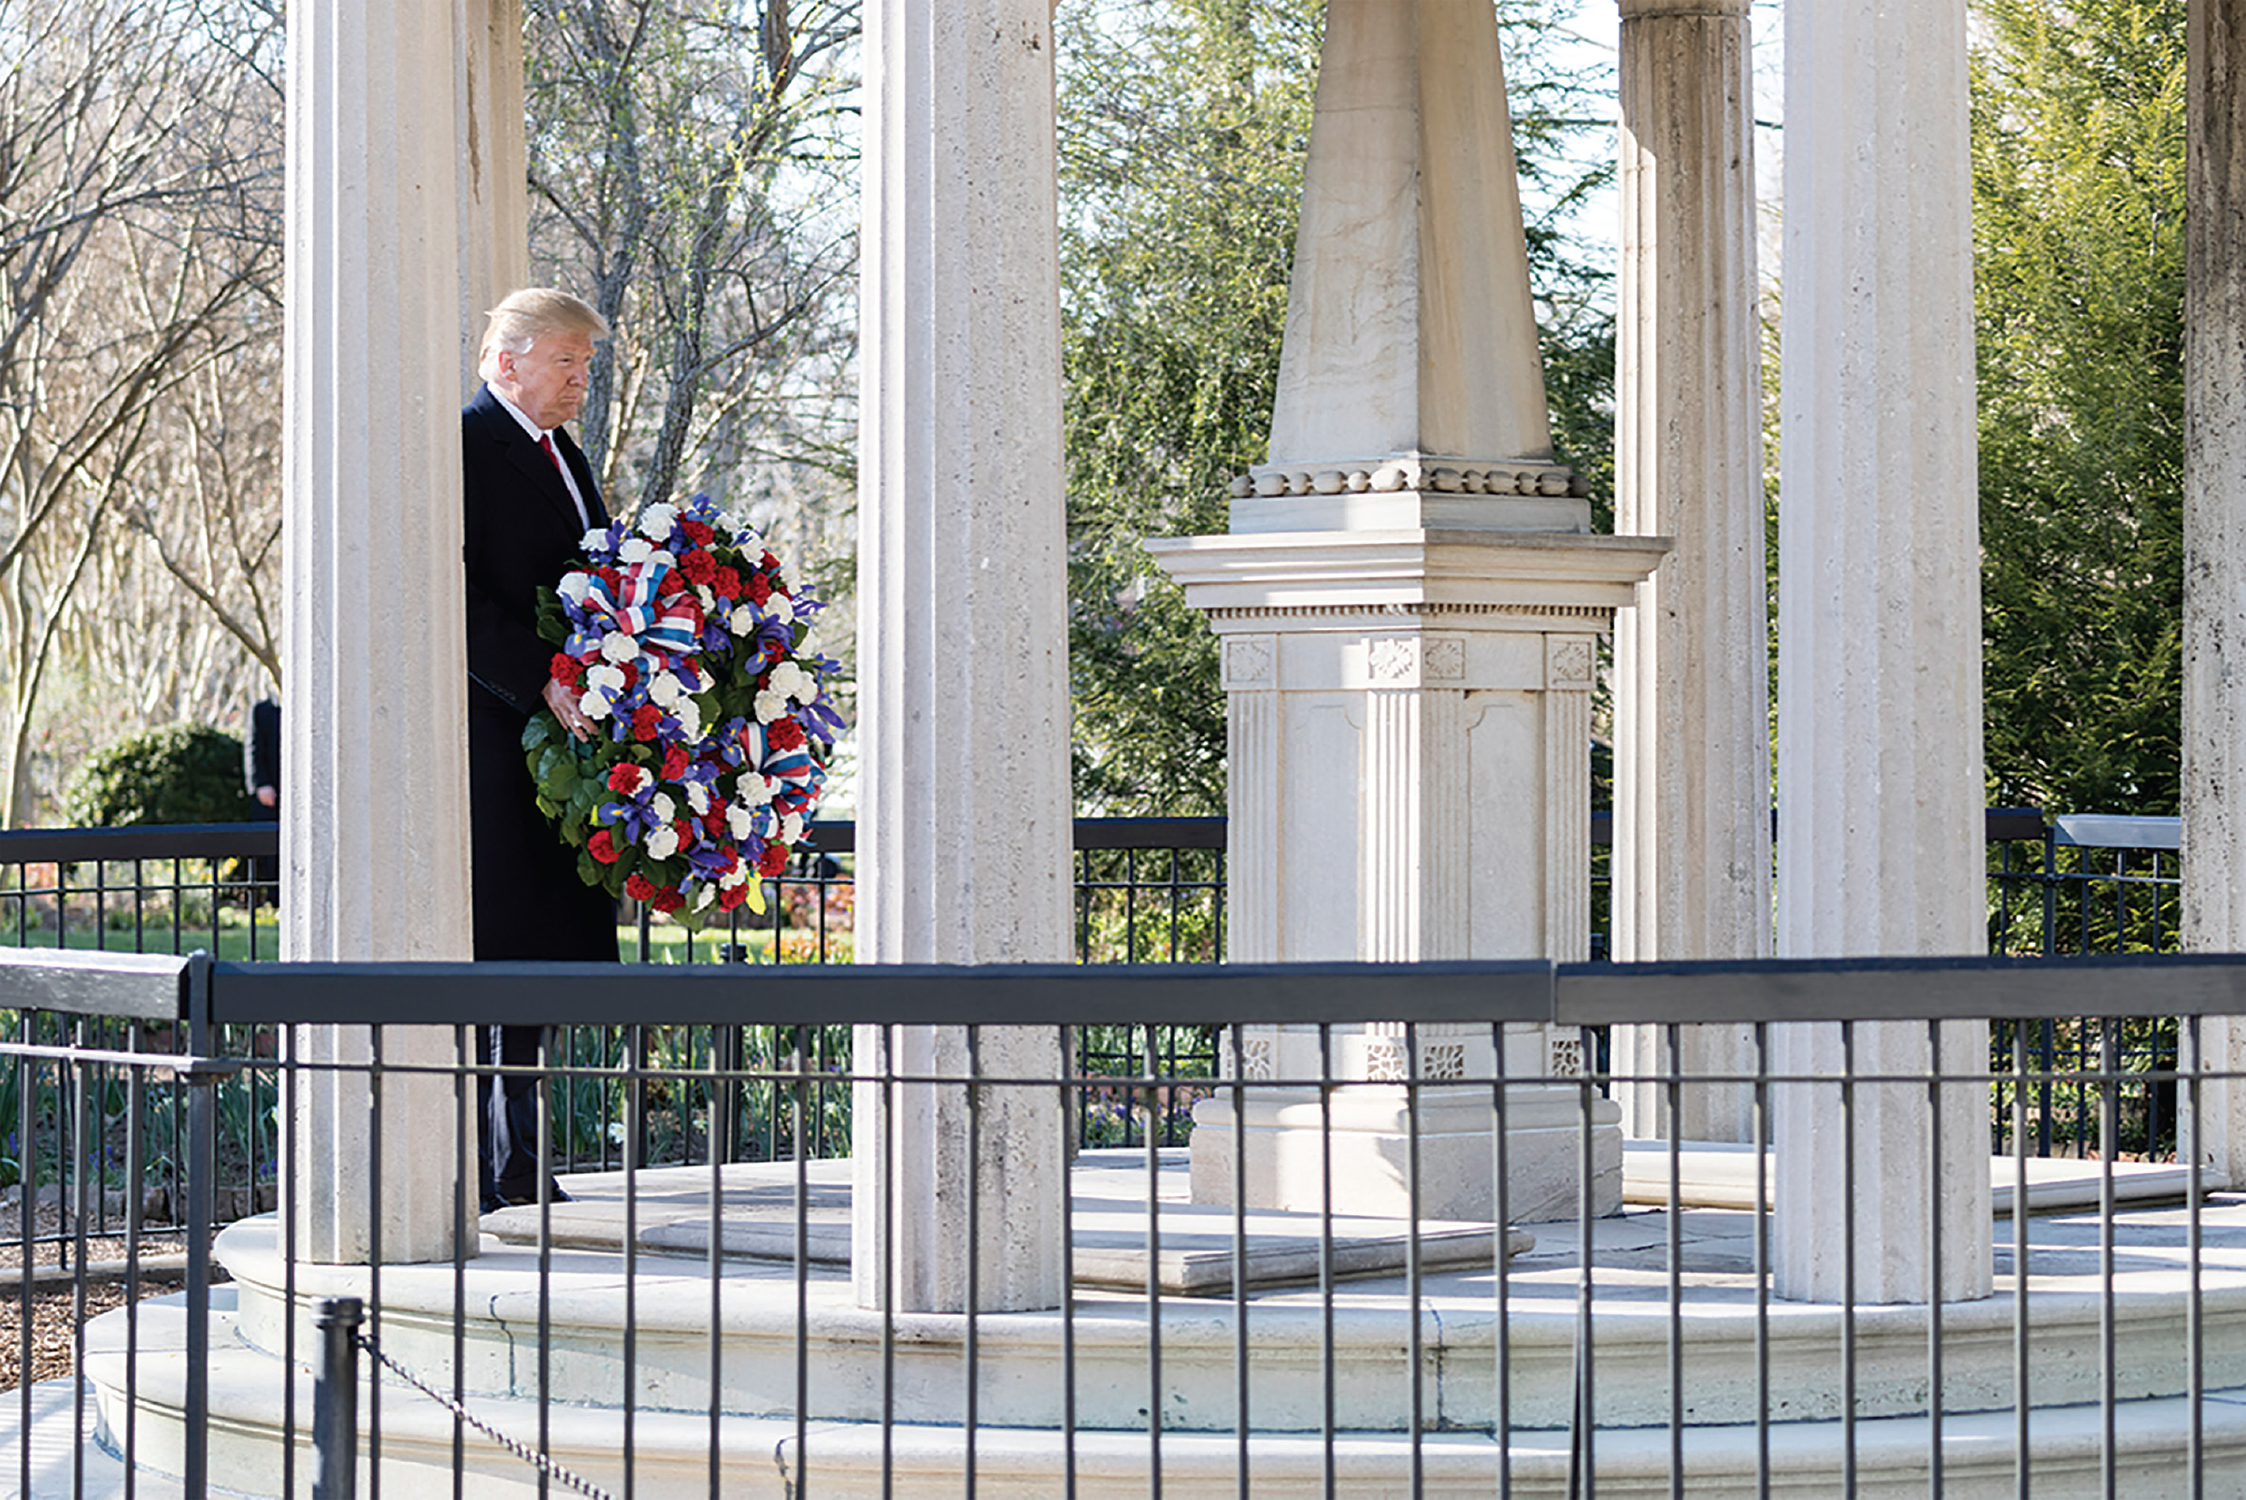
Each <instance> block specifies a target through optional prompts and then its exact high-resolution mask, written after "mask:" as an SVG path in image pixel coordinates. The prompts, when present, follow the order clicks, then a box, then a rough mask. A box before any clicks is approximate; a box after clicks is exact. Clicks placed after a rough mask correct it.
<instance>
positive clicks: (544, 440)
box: [538, 432, 568, 474]
mask: <svg viewBox="0 0 2246 1500" xmlns="http://www.w3.org/2000/svg"><path fill="white" fill-rule="evenodd" d="M538 446H539V447H541V448H543V449H545V450H546V456H547V457H548V458H550V459H552V460H553V461H554V472H555V473H557V474H566V473H567V472H568V470H566V469H564V468H563V467H562V461H561V454H560V452H559V451H557V450H556V449H555V447H554V435H553V434H552V433H550V432H541V433H540V434H538Z"/></svg>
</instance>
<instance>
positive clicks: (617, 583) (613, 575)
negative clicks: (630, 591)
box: [593, 567, 624, 590]
mask: <svg viewBox="0 0 2246 1500" xmlns="http://www.w3.org/2000/svg"><path fill="white" fill-rule="evenodd" d="M593 576H594V577H595V578H598V579H599V580H600V581H601V582H603V583H605V584H607V585H608V586H609V588H610V589H611V590H614V589H620V588H622V587H623V586H624V575H623V574H621V573H619V572H617V571H616V570H615V569H614V568H605V567H604V568H595V569H594V570H593Z"/></svg>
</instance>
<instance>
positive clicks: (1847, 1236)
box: [1840, 1021, 1856, 1497]
mask: <svg viewBox="0 0 2246 1500" xmlns="http://www.w3.org/2000/svg"><path fill="white" fill-rule="evenodd" d="M1840 1054H1841V1074H1840V1139H1841V1188H1840V1191H1841V1245H1840V1286H1841V1295H1840V1300H1841V1309H1840V1365H1841V1407H1840V1422H1841V1458H1840V1463H1841V1486H1842V1492H1843V1493H1844V1494H1846V1495H1849V1496H1851V1497H1853V1496H1854V1495H1855V1494H1856V1026H1855V1023H1854V1022H1852V1021H1843V1022H1841V1023H1840Z"/></svg>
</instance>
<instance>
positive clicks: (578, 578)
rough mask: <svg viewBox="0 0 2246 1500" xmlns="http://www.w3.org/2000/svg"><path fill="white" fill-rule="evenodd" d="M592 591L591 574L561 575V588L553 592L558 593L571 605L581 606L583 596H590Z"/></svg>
mask: <svg viewBox="0 0 2246 1500" xmlns="http://www.w3.org/2000/svg"><path fill="white" fill-rule="evenodd" d="M592 591H593V575H592V574H590V573H565V574H563V575H562V581H561V587H560V588H559V589H557V590H556V591H555V592H557V593H559V594H560V595H561V596H562V597H563V598H564V599H567V600H568V601H569V602H570V603H572V604H583V603H584V602H585V596H586V595H588V594H590V593H591V592H592Z"/></svg>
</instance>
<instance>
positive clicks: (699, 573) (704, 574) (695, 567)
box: [678, 552, 717, 584]
mask: <svg viewBox="0 0 2246 1500" xmlns="http://www.w3.org/2000/svg"><path fill="white" fill-rule="evenodd" d="M678 570H679V571H680V572H681V573H684V574H685V575H686V577H687V580H688V581H689V582H691V583H700V584H708V583H710V582H711V581H713V580H714V579H715V578H716V577H717V559H716V558H714V557H712V556H710V554H709V553H707V552H689V553H687V554H686V556H684V557H682V558H680V559H679V564H678Z"/></svg>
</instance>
